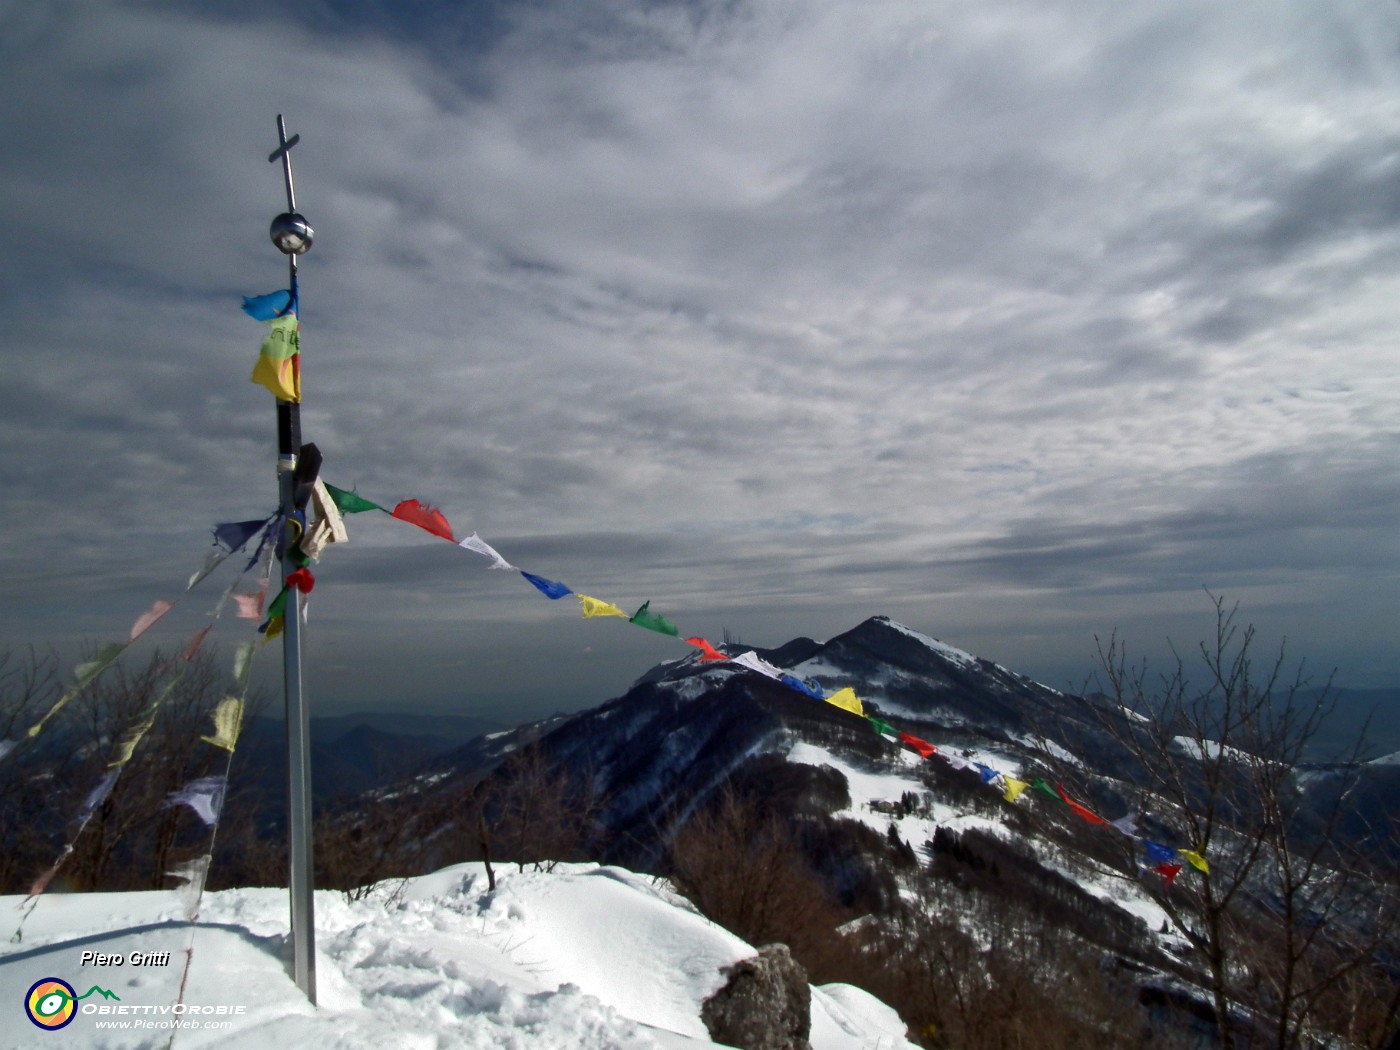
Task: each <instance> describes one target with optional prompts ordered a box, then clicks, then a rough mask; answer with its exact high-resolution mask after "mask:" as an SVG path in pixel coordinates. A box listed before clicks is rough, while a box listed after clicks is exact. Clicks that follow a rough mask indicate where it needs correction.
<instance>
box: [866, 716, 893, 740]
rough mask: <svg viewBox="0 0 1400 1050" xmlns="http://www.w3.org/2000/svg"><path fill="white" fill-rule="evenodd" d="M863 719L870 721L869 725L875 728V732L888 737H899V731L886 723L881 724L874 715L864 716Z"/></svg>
mask: <svg viewBox="0 0 1400 1050" xmlns="http://www.w3.org/2000/svg"><path fill="white" fill-rule="evenodd" d="M865 717H866V718H868V719H869V720H870V724H871V725H872V726H874V727H875V732H877V733H888V734H889V735H890V736H898V735H899V730H897V729H896V728H895V727H894V726H892V725H890V724H889V723H888V722H882V721H881V720H880V719H878V718H876V717H875V716H874V715H866V716H865Z"/></svg>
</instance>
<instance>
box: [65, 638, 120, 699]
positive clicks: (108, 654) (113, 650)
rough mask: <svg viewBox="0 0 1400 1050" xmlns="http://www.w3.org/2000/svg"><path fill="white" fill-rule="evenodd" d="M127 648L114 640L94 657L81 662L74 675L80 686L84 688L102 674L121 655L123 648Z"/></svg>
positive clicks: (74, 669) (74, 670)
mask: <svg viewBox="0 0 1400 1050" xmlns="http://www.w3.org/2000/svg"><path fill="white" fill-rule="evenodd" d="M125 648H126V646H125V645H123V644H122V643H121V642H112V643H111V644H110V645H104V646H103V647H102V651H101V652H99V653H98V654H97V656H95V657H94V658H93V659H91V660H88V661H87V662H85V663H81V664H79V665H78V666H77V667H75V668H73V677H74V678H76V679H77V680H78V688H80V689H81V688H82V687H83V686H85V685H87V684H88V683H89V682H91V681H92V680H93V679H94V678H96V677H97V676H98V675H99V674H101V673H102V672H103V671H104V670H105V669H106V667H107V665H108V664H110V663H111V662H112V661H113V660H115V659H116V658H117V657H119V656H121V654H122V650H124V649H125Z"/></svg>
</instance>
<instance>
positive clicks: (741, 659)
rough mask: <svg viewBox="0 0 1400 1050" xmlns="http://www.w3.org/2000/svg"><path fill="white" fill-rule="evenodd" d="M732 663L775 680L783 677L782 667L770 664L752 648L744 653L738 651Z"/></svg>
mask: <svg viewBox="0 0 1400 1050" xmlns="http://www.w3.org/2000/svg"><path fill="white" fill-rule="evenodd" d="M734 663H736V664H738V665H739V666H740V667H747V668H748V669H749V670H750V671H757V672H758V673H759V674H761V675H763V676H764V677H766V678H772V679H775V680H776V679H779V678H782V677H783V671H782V668H780V667H774V666H773V665H772V664H770V663H769V662H768V661H767V660H765V659H764V658H763V657H761V656H759V655H758V653H756V652H754V651H753V650H752V649H750V650H749V651H748V652H746V653H740V654H739V655H738V656H736V657H734Z"/></svg>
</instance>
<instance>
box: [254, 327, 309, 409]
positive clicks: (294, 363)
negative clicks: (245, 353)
mask: <svg viewBox="0 0 1400 1050" xmlns="http://www.w3.org/2000/svg"><path fill="white" fill-rule="evenodd" d="M267 327H268V333H267V338H265V339H264V340H263V343H262V347H261V349H260V350H259V351H258V363H257V364H255V365H254V366H253V374H252V376H251V379H252V381H253V382H254V383H257V384H258V385H259V386H263V387H266V388H267V389H268V390H270V391H271V392H272V393H273V394H275V395H276V396H277V398H278V400H280V401H290V402H292V403H293V404H299V403H300V402H301V360H300V358H301V331H300V323H299V322H298V321H297V315H296V314H294V313H288V314H283V315H281V316H280V317H275V318H273V319H272V320H271V321H268V322H267Z"/></svg>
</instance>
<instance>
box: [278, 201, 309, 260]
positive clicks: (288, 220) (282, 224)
mask: <svg viewBox="0 0 1400 1050" xmlns="http://www.w3.org/2000/svg"><path fill="white" fill-rule="evenodd" d="M268 236H270V237H271V238H272V243H273V244H275V245H277V250H278V251H279V252H281V253H282V254H283V255H302V254H304V253H305V252H308V251H310V250H311V242H312V240H314V239H315V237H316V231H315V230H313V229H312V228H311V223H309V222H307V221H306V218H305V216H303V215H301V214H299V213H297V212H294V211H284V212H283V213H282V214H281V215H279V216H277V218H275V219H273V220H272V228H271V229H270V230H268Z"/></svg>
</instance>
